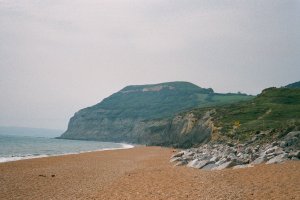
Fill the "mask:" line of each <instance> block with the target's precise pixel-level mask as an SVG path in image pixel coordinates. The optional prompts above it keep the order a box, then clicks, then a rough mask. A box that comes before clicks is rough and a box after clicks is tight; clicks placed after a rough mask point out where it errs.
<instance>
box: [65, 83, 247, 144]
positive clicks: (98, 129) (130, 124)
mask: <svg viewBox="0 0 300 200" xmlns="http://www.w3.org/2000/svg"><path fill="white" fill-rule="evenodd" d="M249 98H252V97H251V96H247V95H244V94H218V93H214V91H213V90H212V89H210V88H208V89H205V88H201V87H198V86H196V85H194V84H192V83H188V82H168V83H161V84H154V85H138V86H127V87H125V88H123V89H122V90H120V91H119V92H117V93H114V94H112V95H111V96H109V97H108V98H105V99H104V100H103V101H102V102H100V103H98V104H96V105H94V106H91V107H88V108H85V109H82V110H80V111H78V112H77V113H75V115H74V116H73V117H72V118H71V119H70V122H69V126H68V129H67V131H66V132H65V133H64V134H63V135H62V136H61V138H67V139H83V140H101V141H113V142H132V143H142V144H155V145H173V146H178V147H179V146H191V145H194V144H199V143H201V142H205V141H207V140H208V138H209V137H210V133H211V129H212V127H211V120H210V113H206V112H203V114H200V115H199V113H197V115H195V114H194V113H192V112H189V113H186V111H187V110H191V109H192V108H195V107H197V108H201V107H207V106H212V105H218V104H224V103H229V102H234V101H240V100H246V99H249ZM183 112H185V113H184V114H177V113H183Z"/></svg>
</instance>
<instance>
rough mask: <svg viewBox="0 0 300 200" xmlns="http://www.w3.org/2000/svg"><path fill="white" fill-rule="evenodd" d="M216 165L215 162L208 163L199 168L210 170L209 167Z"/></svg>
mask: <svg viewBox="0 0 300 200" xmlns="http://www.w3.org/2000/svg"><path fill="white" fill-rule="evenodd" d="M217 166H218V165H216V163H210V164H207V165H205V166H204V167H202V168H201V169H202V170H211V169H213V168H215V167H217Z"/></svg>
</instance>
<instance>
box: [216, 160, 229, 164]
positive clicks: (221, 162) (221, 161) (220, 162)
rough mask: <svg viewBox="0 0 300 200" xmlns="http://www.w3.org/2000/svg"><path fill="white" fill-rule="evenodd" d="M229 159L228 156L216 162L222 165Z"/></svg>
mask: <svg viewBox="0 0 300 200" xmlns="http://www.w3.org/2000/svg"><path fill="white" fill-rule="evenodd" d="M226 161H227V159H226V158H221V159H220V160H219V161H218V162H216V165H222V164H223V163H225V162H226Z"/></svg>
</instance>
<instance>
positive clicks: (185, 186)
mask: <svg viewBox="0 0 300 200" xmlns="http://www.w3.org/2000/svg"><path fill="white" fill-rule="evenodd" d="M172 153H173V149H170V148H164V147H135V148H131V149H122V150H111V151H110V150H108V151H98V152H89V153H81V154H74V155H62V156H53V157H46V158H38V159H31V160H20V161H18V162H6V163H0V172H1V173H0V190H1V193H0V199H117V200H118V199H146V200H147V199H149V200H150V199H297V198H299V197H300V191H299V185H300V170H299V169H300V164H299V162H297V161H289V162H286V163H283V164H274V165H258V166H255V167H253V168H246V169H235V170H233V169H228V170H221V171H204V170H197V169H191V168H187V167H174V166H173V165H172V164H171V163H170V162H169V158H170V156H171V155H172Z"/></svg>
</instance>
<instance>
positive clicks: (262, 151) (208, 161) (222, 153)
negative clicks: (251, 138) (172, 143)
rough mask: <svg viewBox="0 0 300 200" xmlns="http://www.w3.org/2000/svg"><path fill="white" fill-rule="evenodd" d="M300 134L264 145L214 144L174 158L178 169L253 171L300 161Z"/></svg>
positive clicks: (290, 135) (184, 152) (205, 145)
mask: <svg viewBox="0 0 300 200" xmlns="http://www.w3.org/2000/svg"><path fill="white" fill-rule="evenodd" d="M299 143H300V131H294V132H290V133H288V134H287V135H286V136H285V137H284V138H283V139H282V140H280V141H275V142H272V143H268V144H263V145H254V144H253V143H250V144H249V143H248V144H229V143H228V144H213V143H208V144H204V145H201V146H200V147H198V148H191V149H186V150H183V151H180V152H178V153H176V154H174V155H173V156H172V157H171V160H170V162H173V163H175V166H182V165H186V166H187V167H192V168H197V169H204V170H222V169H225V168H231V167H232V168H233V169H238V168H245V167H253V166H254V165H256V164H261V163H266V164H273V163H281V162H284V161H286V160H299V159H300V150H299Z"/></svg>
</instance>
